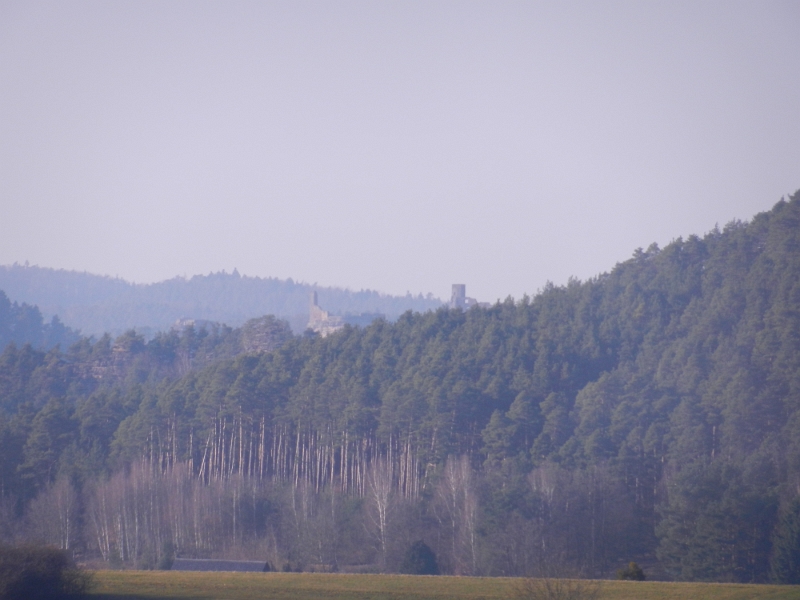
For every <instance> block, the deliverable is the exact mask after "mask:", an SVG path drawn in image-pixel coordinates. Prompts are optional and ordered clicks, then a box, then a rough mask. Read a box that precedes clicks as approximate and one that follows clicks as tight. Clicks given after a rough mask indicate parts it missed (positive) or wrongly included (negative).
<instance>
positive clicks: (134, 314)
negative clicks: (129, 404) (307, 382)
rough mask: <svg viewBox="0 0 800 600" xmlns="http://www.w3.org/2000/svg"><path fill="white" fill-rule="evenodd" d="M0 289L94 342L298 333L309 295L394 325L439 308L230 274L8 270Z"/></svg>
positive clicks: (411, 299) (428, 300) (414, 300)
mask: <svg viewBox="0 0 800 600" xmlns="http://www.w3.org/2000/svg"><path fill="white" fill-rule="evenodd" d="M0 290H3V291H5V293H6V294H7V295H8V297H9V298H10V299H11V300H12V301H16V302H25V303H28V304H32V305H36V306H38V307H39V309H40V310H41V312H42V314H43V315H44V316H45V317H51V316H54V315H58V316H59V317H60V319H61V321H62V322H63V323H64V324H65V325H67V326H69V327H71V328H73V329H79V330H80V331H81V332H82V333H83V334H84V335H96V336H99V335H102V334H103V333H106V332H108V333H111V334H112V335H119V334H121V333H123V332H124V331H127V330H128V329H131V328H136V329H137V330H139V331H140V332H142V333H143V334H145V335H152V334H154V333H155V332H157V331H162V330H165V329H168V328H169V327H171V326H172V325H173V324H174V323H175V322H176V321H177V320H178V319H203V320H208V321H217V322H220V323H225V324H227V325H230V326H232V327H236V326H239V325H241V324H243V323H244V322H245V321H247V320H248V319H251V318H254V317H258V316H262V315H275V316H276V317H279V318H283V319H286V320H287V321H289V323H290V325H291V327H292V329H293V331H295V333H299V332H302V331H303V330H304V329H305V327H306V323H307V322H308V311H309V297H310V293H311V292H312V291H317V293H318V297H319V302H320V305H321V306H324V307H325V309H326V310H327V311H329V312H330V313H331V314H341V315H345V314H349V315H358V314H361V313H380V314H382V315H384V316H385V317H386V318H387V319H389V320H394V319H396V318H397V317H398V316H399V315H401V314H402V313H404V312H405V311H407V310H413V311H419V312H424V311H426V310H431V309H435V308H438V307H439V306H441V305H442V302H441V301H440V300H439V299H438V298H434V297H433V296H431V295H430V294H428V295H427V296H425V297H423V296H422V295H417V296H412V295H411V294H407V295H406V296H390V295H387V294H381V293H379V292H376V291H372V290H361V291H358V292H354V291H351V290H347V289H342V288H335V287H320V286H315V285H312V284H307V283H298V282H295V281H293V280H292V279H286V280H282V279H276V278H272V277H267V278H261V277H247V276H242V275H240V274H239V273H238V271H236V270H234V271H233V273H226V272H225V271H222V272H219V273H211V274H209V275H195V276H194V277H191V278H184V277H175V278H174V279H169V280H167V281H162V282H159V283H153V284H134V283H130V282H128V281H125V280H123V279H120V278H116V277H107V276H101V275H93V274H91V273H86V272H83V273H80V272H77V271H66V270H63V269H49V268H45V267H38V266H26V265H19V264H14V265H10V266H0Z"/></svg>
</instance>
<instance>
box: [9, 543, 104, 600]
mask: <svg viewBox="0 0 800 600" xmlns="http://www.w3.org/2000/svg"><path fill="white" fill-rule="evenodd" d="M90 583H91V578H90V576H89V574H88V573H86V572H85V571H82V570H80V569H78V568H77V567H76V566H75V564H74V563H73V562H72V559H71V558H70V556H69V555H68V554H67V553H66V552H64V551H63V550H58V549H56V548H45V547H39V546H23V547H18V548H10V547H0V600H20V599H22V598H24V599H25V600H78V599H79V598H83V597H85V596H86V594H87V592H88V591H89V587H90Z"/></svg>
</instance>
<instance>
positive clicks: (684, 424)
mask: <svg viewBox="0 0 800 600" xmlns="http://www.w3.org/2000/svg"><path fill="white" fill-rule="evenodd" d="M15 352H16V353H17V354H14V353H15ZM18 353H19V351H18V350H14V349H12V350H7V351H6V353H5V354H4V355H3V356H2V357H0V368H2V376H0V386H6V387H4V388H2V389H0V396H2V397H5V398H12V397H13V398H19V399H20V400H19V401H14V402H10V401H7V402H6V403H5V404H4V407H5V410H6V411H7V416H6V417H5V421H4V423H5V424H4V425H3V427H4V429H2V431H4V432H5V433H3V434H2V435H3V436H4V437H3V438H2V440H3V441H2V444H4V446H3V449H2V452H0V461H3V465H2V474H3V477H4V480H3V486H4V487H3V489H4V490H6V491H5V493H6V494H9V493H12V494H15V495H16V496H15V497H16V498H18V502H20V503H24V502H27V501H28V498H33V497H34V496H35V495H36V493H38V494H39V495H38V496H36V498H35V499H34V500H32V501H30V504H29V505H28V506H29V508H28V509H27V510H28V514H31V511H32V514H34V515H39V516H38V517H37V519H38V520H39V521H41V520H42V519H44V516H42V515H46V514H49V513H48V510H49V511H50V513H52V512H53V511H54V510H55V509H53V508H52V507H53V506H56V505H57V503H58V499H59V498H62V497H63V494H66V493H72V494H75V495H76V496H75V497H80V499H81V501H80V502H77V501H76V506H79V507H80V510H82V511H84V512H83V520H82V521H78V522H80V523H83V526H82V527H83V529H81V531H80V532H77V533H75V534H74V537H73V540H79V541H76V542H74V543H75V544H82V546H81V548H82V549H83V551H85V552H87V553H91V552H96V553H98V554H101V555H102V556H103V558H105V559H106V560H110V561H112V562H113V561H114V560H122V561H124V562H129V563H130V564H134V565H142V564H154V563H153V561H156V560H157V559H158V558H159V557H160V556H162V555H164V554H165V553H168V552H169V550H168V546H167V545H165V544H166V542H169V544H172V545H171V546H169V548H173V547H174V548H175V550H176V551H177V552H178V553H179V554H181V555H182V556H223V555H227V556H245V555H255V554H258V556H268V557H269V559H270V560H271V561H278V564H284V563H285V564H287V565H288V566H293V567H300V566H303V565H306V566H307V565H312V564H313V565H328V566H330V565H334V566H335V565H346V564H349V565H353V564H357V565H362V567H363V565H373V566H374V568H375V569H377V570H388V571H391V570H397V569H399V568H400V567H401V565H402V564H403V560H402V559H403V554H404V552H405V551H406V550H407V549H408V548H409V547H411V546H412V543H413V542H415V541H416V540H419V539H422V540H424V541H425V542H426V543H427V544H428V545H429V546H430V547H431V548H433V550H434V551H435V552H436V554H437V556H438V559H439V564H440V567H441V569H442V570H443V571H444V572H450V573H458V574H469V573H473V574H487V575H516V574H525V573H537V572H542V571H547V570H548V569H552V568H553V567H554V566H556V567H558V568H559V569H561V572H572V573H583V574H584V575H592V576H610V575H613V573H614V571H615V570H616V569H618V568H620V567H622V566H624V565H626V564H627V563H628V561H630V560H635V561H637V562H639V563H640V564H641V565H644V566H645V570H646V571H647V572H648V573H649V574H650V576H651V577H652V576H657V577H672V578H678V579H697V580H724V581H766V580H769V579H773V580H776V581H784V582H788V581H793V579H792V578H797V577H799V576H800V575H798V573H797V572H796V566H792V565H793V564H794V563H792V560H794V559H793V558H792V556H796V555H797V554H796V553H797V552H800V536H798V534H797V531H800V529H798V528H800V499H798V497H799V496H800V192H798V193H796V194H795V195H794V196H793V197H791V198H790V200H789V201H781V202H779V203H778V204H777V205H775V207H774V208H773V209H772V210H771V211H769V212H766V213H763V214H760V215H758V216H756V217H755V218H754V219H753V220H752V221H751V222H749V223H741V222H734V223H730V224H728V225H727V226H726V227H725V228H724V229H723V230H721V231H720V230H716V229H715V230H714V231H712V232H710V233H708V234H707V235H705V236H704V237H702V238H700V237H696V236H691V237H689V238H688V239H685V240H683V239H678V240H676V241H674V242H672V243H671V244H669V245H668V246H666V247H665V248H663V249H660V248H658V247H656V246H655V245H653V246H651V247H650V248H648V249H647V250H646V251H643V250H637V251H636V252H635V253H634V255H633V257H632V258H631V259H629V260H627V261H625V262H622V263H620V264H618V265H617V266H616V267H615V268H614V269H613V270H612V271H611V272H610V273H608V274H604V275H602V276H599V277H597V278H594V279H592V280H589V281H586V282H583V283H581V282H579V281H571V282H570V283H569V284H568V285H566V286H564V287H559V286H549V287H547V288H546V289H545V290H543V291H542V292H541V293H539V294H537V295H536V296H535V297H532V298H527V297H526V298H523V299H522V300H521V301H519V302H513V301H511V300H509V301H506V302H504V303H500V304H497V305H495V306H493V307H491V308H488V309H484V308H473V309H470V310H468V311H465V312H462V311H459V310H447V309H439V310H437V311H435V312H428V313H424V314H420V313H411V312H408V313H406V314H404V315H402V316H401V317H400V318H399V319H398V320H397V321H396V322H395V323H390V322H387V321H378V322H375V323H374V324H372V325H371V326H369V327H366V328H363V329H362V328H350V327H348V328H345V330H343V331H341V332H339V333H337V334H334V335H331V336H329V337H326V338H317V337H308V336H306V337H302V338H294V339H292V340H290V341H288V342H287V343H285V344H284V345H283V346H281V347H280V348H279V349H277V350H275V351H272V352H266V353H261V354H253V355H243V356H239V357H237V358H235V359H232V360H222V361H219V362H217V363H216V364H212V365H210V366H208V367H207V368H205V369H203V370H200V371H193V372H190V373H188V374H187V375H186V376H184V377H181V378H178V379H174V378H167V379H163V380H160V381H159V382H152V381H151V382H149V383H148V382H147V381H146V379H145V377H144V374H143V375H142V376H141V377H140V378H139V379H138V380H137V379H136V378H135V377H130V378H128V380H127V381H126V382H125V384H124V385H122V384H115V385H114V386H110V387H109V386H106V385H103V384H102V382H97V381H93V380H92V379H91V378H84V379H82V380H80V381H78V380H75V381H73V383H72V384H71V385H69V386H67V385H64V386H62V387H60V388H59V387H57V386H55V385H54V384H53V382H54V381H59V378H69V377H72V376H71V375H69V373H70V371H69V368H68V364H66V363H64V362H63V361H62V362H60V361H59V359H58V357H57V356H54V355H53V354H52V353H51V355H48V358H47V360H45V359H44V358H42V360H41V361H40V364H41V367H40V370H39V371H30V370H28V371H24V370H23V368H22V367H21V366H18V365H19V364H22V363H25V364H26V365H30V364H32V362H33V361H32V360H30V359H26V361H21V360H19V359H15V358H14V357H15V356H18ZM42 357H44V355H42ZM12 359H13V360H12ZM15 361H16V362H15ZM23 373H27V375H24V376H23V375H22V374H23ZM8 386H16V387H14V388H13V389H14V390H16V392H15V394H16V395H14V396H12V395H11V394H10V392H9V391H8ZM48 386H49V387H48ZM53 390H61V391H56V392H54V391H53ZM25 398H36V401H37V403H36V405H35V406H33V405H31V404H30V403H26V402H25V400H24V399H25ZM39 406H41V407H42V408H38V407H39ZM34 415H35V416H34ZM31 417H32V419H31ZM101 473H102V474H104V475H103V478H100V475H99V474H101ZM108 474H110V478H108ZM59 482H60V483H59ZM68 482H71V483H68ZM59 486H60V487H59ZM70 486H72V487H70ZM64 490H67V491H64ZM69 490H72V491H71V492H69ZM59 494H61V495H59ZM137 494H138V495H137ZM137 498H138V499H137ZM77 510H79V509H77V508H76V511H77ZM37 511H38V512H37ZM56 512H57V511H56ZM125 523H131V524H132V523H136V524H137V526H136V529H135V530H134V529H133V525H130V527H128V528H127V529H126V526H125V525H124V524H125ZM19 535H21V534H19ZM29 535H32V534H29ZM40 535H44V534H40ZM132 540H135V543H134V541H132ZM148 560H149V561H151V562H150V563H148V562H147V561H148ZM550 572H552V571H550Z"/></svg>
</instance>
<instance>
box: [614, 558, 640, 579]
mask: <svg viewBox="0 0 800 600" xmlns="http://www.w3.org/2000/svg"><path fill="white" fill-rule="evenodd" d="M645 578H646V577H645V574H644V571H642V568H641V567H640V566H639V565H637V564H636V563H635V562H630V563H628V566H627V567H626V568H624V569H618V570H617V579H628V580H630V581H644V580H645Z"/></svg>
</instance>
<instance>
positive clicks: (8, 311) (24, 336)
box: [0, 290, 80, 349]
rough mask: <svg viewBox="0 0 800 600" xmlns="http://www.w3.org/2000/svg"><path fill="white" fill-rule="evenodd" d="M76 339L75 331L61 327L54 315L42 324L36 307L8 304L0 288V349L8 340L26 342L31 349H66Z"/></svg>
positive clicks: (23, 304) (15, 303)
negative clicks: (56, 347) (57, 347)
mask: <svg viewBox="0 0 800 600" xmlns="http://www.w3.org/2000/svg"><path fill="white" fill-rule="evenodd" d="M79 339H80V335H79V334H78V332H76V331H73V330H72V329H70V328H69V327H66V326H64V324H63V323H62V322H61V320H60V319H59V318H58V317H56V316H54V317H52V319H50V322H49V323H45V322H44V319H43V318H42V313H41V312H40V311H39V308H38V307H36V306H30V305H28V304H25V303H22V304H20V303H18V302H13V303H12V302H11V301H10V300H9V299H8V296H6V294H5V292H3V291H2V290H0V348H5V347H6V346H7V345H8V344H10V343H11V342H14V343H16V344H19V345H24V344H30V345H31V346H33V347H34V348H45V349H47V348H52V347H54V346H61V347H62V348H67V347H69V346H71V345H72V344H74V343H75V342H77V341H78V340H79Z"/></svg>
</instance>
